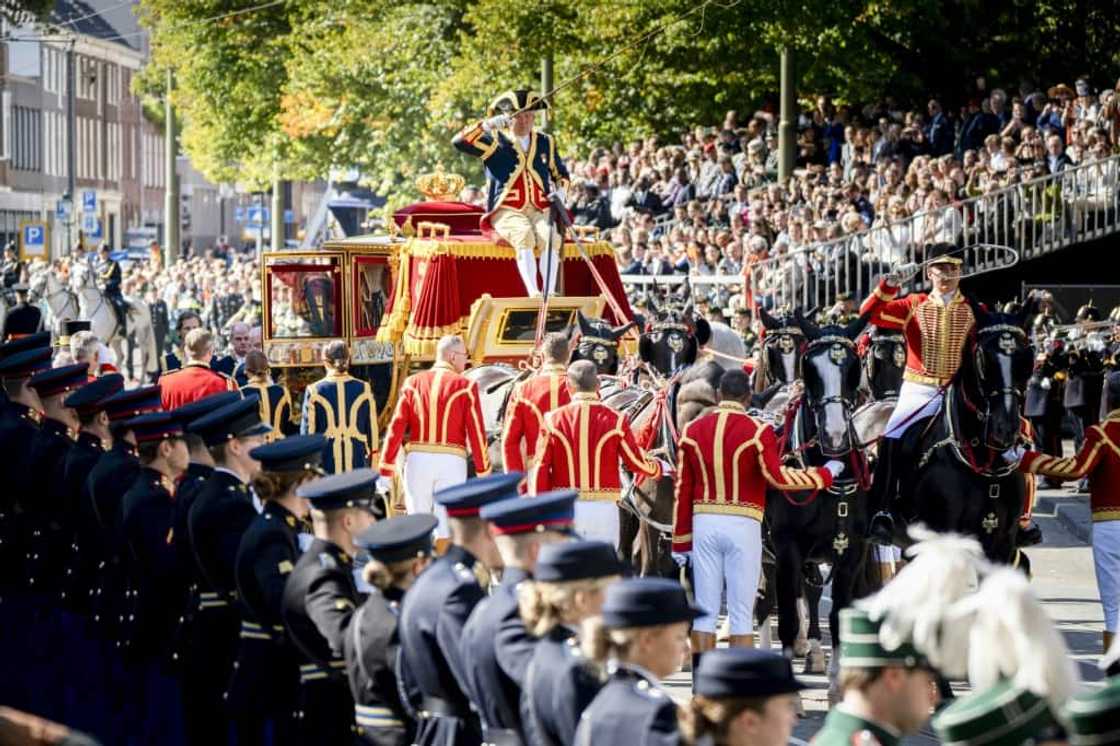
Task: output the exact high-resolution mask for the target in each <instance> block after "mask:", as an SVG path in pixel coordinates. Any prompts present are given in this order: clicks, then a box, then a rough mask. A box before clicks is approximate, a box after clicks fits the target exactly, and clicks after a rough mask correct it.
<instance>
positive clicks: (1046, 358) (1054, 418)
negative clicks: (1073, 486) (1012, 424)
mask: <svg viewBox="0 0 1120 746" xmlns="http://www.w3.org/2000/svg"><path fill="white" fill-rule="evenodd" d="M1064 357H1065V356H1064V355H1063V354H1062V352H1061V351H1060V350H1059V349H1051V350H1050V351H1047V352H1042V353H1039V355H1038V357H1037V359H1036V360H1035V366H1034V372H1033V373H1032V374H1031V377H1030V379H1029V380H1028V381H1027V391H1026V395H1025V397H1024V401H1023V416H1024V417H1026V418H1028V419H1029V420H1030V422H1031V427H1032V428H1034V441H1035V446H1036V447H1037V448H1038V449H1039V450H1040V451H1042V452H1043V453H1047V454H1049V455H1051V456H1057V457H1059V458H1060V457H1061V455H1062V418H1063V417H1064V415H1065V409H1064V408H1063V404H1062V402H1063V394H1064V391H1065V385H1064V381H1065V379H1066V373H1065V371H1063V370H1061V364H1062V362H1063V361H1064Z"/></svg>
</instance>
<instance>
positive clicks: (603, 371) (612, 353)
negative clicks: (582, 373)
mask: <svg viewBox="0 0 1120 746" xmlns="http://www.w3.org/2000/svg"><path fill="white" fill-rule="evenodd" d="M576 313H577V319H576V320H577V325H578V329H579V342H578V344H577V345H576V348H575V349H574V350H572V356H571V360H570V362H573V363H574V362H575V361H576V360H590V361H591V362H593V363H595V367H596V368H598V369H599V375H608V376H613V375H617V374H618V342H619V340H620V339H622V335H623V334H625V333H626V332H627V330H629V329H630V327H632V326H634V324H635V322H633V321H631V322H629V323H627V324H622V325H621V326H615V327H612V326H611V325H610V324H608V323H607V322H606V321H603V320H602V319H591V318H588V317H586V316H584V315H583V312H582V311H577V312H576ZM572 331H573V330H572V329H569V331H568V334H569V336H571V333H572Z"/></svg>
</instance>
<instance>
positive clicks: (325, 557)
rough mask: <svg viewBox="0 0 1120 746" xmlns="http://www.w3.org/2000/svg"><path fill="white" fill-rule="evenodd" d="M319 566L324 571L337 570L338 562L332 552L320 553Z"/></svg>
mask: <svg viewBox="0 0 1120 746" xmlns="http://www.w3.org/2000/svg"><path fill="white" fill-rule="evenodd" d="M319 566H320V567H322V568H323V569H324V570H337V569H338V560H336V559H335V558H334V556H333V555H331V553H330V552H319Z"/></svg>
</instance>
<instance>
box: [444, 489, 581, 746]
mask: <svg viewBox="0 0 1120 746" xmlns="http://www.w3.org/2000/svg"><path fill="white" fill-rule="evenodd" d="M578 494H579V493H578V492H576V491H575V490H561V491H559V492H553V493H544V494H540V495H537V496H536V497H534V498H533V499H532V500H522V499H520V498H511V499H509V500H502V501H499V502H496V503H491V504H489V505H487V506H485V507H483V508H482V510H481V512H480V517H481V518H482V520H484V521H486V522H488V523H489V524H490V531H491V532H492V533H495V534H500V535H509V536H515V535H519V534H526V533H539V532H544V531H556V532H570V531H571V530H572V526H573V524H574V523H575V501H576V497H577V495H578ZM530 578H531V576H530V574H529V573H528V572H527V571H525V570H523V569H521V568H516V567H507V568H505V570H503V571H502V582H501V584H499V586H498V588H497V590H496V591H495V592H494V595H493V596H491V597H490V598H487V599H484V600H483V601H482V602H480V603H479V604H478V606H476V607H475V609H474V611H473V612H472V613H471V616H470V618H469V619H468V620H467V623H466V625H464V627H463V637H462V642H461V644H460V650H461V655H462V657H463V669H464V671H465V674H466V682H467V695H468V696H469V697H470V699H471V702H472V703H473V704H474V708H475V710H476V711H477V712H478V714H479V717H480V718H481V720H482V730H483V738H484V740H485V741H486V743H490V744H499V745H508V746H520V745H521V744H525V743H526V741H525V738H524V736H523V731H522V727H521V689H522V687H523V686H524V684H525V670H526V669H527V668H528V666H529V660H530V658H532V655H533V647H534V646H535V645H536V639H535V638H534V637H532V636H531V635H530V634H529V632H528V631H527V630H526V629H525V623H524V622H522V621H521V613H520V610H519V608H518V601H517V588H518V586H519V585H521V583H522V582H524V581H526V580H529V579H530Z"/></svg>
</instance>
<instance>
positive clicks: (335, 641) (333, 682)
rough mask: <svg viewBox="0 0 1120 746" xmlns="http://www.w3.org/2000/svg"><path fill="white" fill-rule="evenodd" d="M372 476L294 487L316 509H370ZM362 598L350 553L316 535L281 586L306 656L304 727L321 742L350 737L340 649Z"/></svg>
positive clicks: (360, 473) (290, 624)
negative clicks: (356, 582)
mask: <svg viewBox="0 0 1120 746" xmlns="http://www.w3.org/2000/svg"><path fill="white" fill-rule="evenodd" d="M376 481H377V474H376V472H373V471H371V470H369V469H357V470H355V471H351V472H347V473H345V474H335V475H333V476H329V477H324V478H322V479H317V480H315V481H314V482H309V483H308V484H305V485H303V486H302V487H300V488H299V495H300V496H301V497H305V498H307V500H309V501H310V502H311V507H312V508H313V509H315V510H322V511H331V510H342V509H347V508H365V509H369V508H370V507H371V506H372V505H373V499H374V491H373V487H374V484H375V483H376ZM364 600H365V599H364V596H363V595H362V594H361V593H359V591H358V588H357V585H356V584H355V581H354V574H353V560H352V558H351V557H350V555H349V554H348V553H347V552H346V551H344V550H343V549H342V547H340V546H338V545H337V544H334V543H333V542H331V541H328V540H327V539H323V538H319V537H316V539H315V540H314V541H313V542H311V546H309V547H308V548H307V551H306V552H305V553H304V554H303V556H302V557H300V560H299V562H297V563H296V566H295V569H294V570H292V574H291V576H290V577H289V578H288V582H287V584H286V585H285V586H284V600H283V615H284V625H285V626H286V627H287V630H288V634H289V635H291V638H292V640H293V642H295V644H296V646H297V647H298V648H299V649H300V651H301V652H302V653H303V655H304V658H305V663H304V665H302V666H301V667H300V688H301V698H302V701H303V717H304V732H305V734H307V735H308V737H309V738H317V739H320V740H321V741H322V742H323V743H350V742H352V741H353V739H354V734H355V728H354V701H353V699H351V697H350V688H349V686H348V685H347V680H346V670H345V669H346V662H345V661H344V660H343V658H342V648H343V640H344V639H345V637H346V633H347V627H348V625H349V624H350V619H351V617H352V616H353V614H354V610H355V609H356V608H357V607H358V605H359V604H361V603H362V602H363V601H364Z"/></svg>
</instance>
